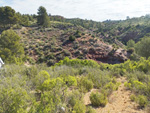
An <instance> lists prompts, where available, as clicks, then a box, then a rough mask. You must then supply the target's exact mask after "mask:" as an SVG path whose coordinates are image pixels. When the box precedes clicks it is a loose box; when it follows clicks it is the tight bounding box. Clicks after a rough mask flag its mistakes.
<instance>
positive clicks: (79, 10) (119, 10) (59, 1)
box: [0, 0, 150, 21]
mask: <svg viewBox="0 0 150 113" xmlns="http://www.w3.org/2000/svg"><path fill="white" fill-rule="evenodd" d="M0 6H11V7H12V8H13V9H15V10H16V11H17V12H20V13H22V14H37V9H38V7H39V6H44V7H45V8H46V9H47V12H48V13H50V14H52V15H61V16H64V17H66V18H82V19H88V20H89V19H92V20H95V21H104V20H107V19H111V20H120V19H126V17H127V16H129V17H140V16H144V15H146V14H150V0H0Z"/></svg>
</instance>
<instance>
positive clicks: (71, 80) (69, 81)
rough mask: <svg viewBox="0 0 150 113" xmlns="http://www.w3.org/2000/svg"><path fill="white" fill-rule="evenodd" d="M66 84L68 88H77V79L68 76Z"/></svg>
mask: <svg viewBox="0 0 150 113" xmlns="http://www.w3.org/2000/svg"><path fill="white" fill-rule="evenodd" d="M65 82H66V84H67V86H77V79H76V78H75V77H73V76H70V75H69V76H67V77H66V78H65Z"/></svg>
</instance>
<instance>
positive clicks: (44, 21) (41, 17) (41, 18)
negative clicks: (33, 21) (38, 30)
mask: <svg viewBox="0 0 150 113" xmlns="http://www.w3.org/2000/svg"><path fill="white" fill-rule="evenodd" d="M37 24H38V25H39V26H43V27H49V24H50V23H49V17H48V14H47V12H46V9H45V8H44V7H43V6H40V7H39V9H38V16H37Z"/></svg>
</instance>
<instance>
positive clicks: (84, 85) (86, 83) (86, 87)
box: [78, 77, 93, 92]
mask: <svg viewBox="0 0 150 113" xmlns="http://www.w3.org/2000/svg"><path fill="white" fill-rule="evenodd" d="M78 86H79V87H80V89H81V90H82V91H83V92H86V91H90V90H91V89H92V88H93V82H92V81H91V80H88V78H86V77H81V78H80V79H79V82H78Z"/></svg>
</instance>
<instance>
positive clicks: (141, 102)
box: [137, 95, 148, 108]
mask: <svg viewBox="0 0 150 113" xmlns="http://www.w3.org/2000/svg"><path fill="white" fill-rule="evenodd" d="M137 103H138V104H139V106H140V107H141V108H143V107H146V106H147V104H148V100H147V97H146V96H144V95H139V96H138V97H137Z"/></svg>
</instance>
